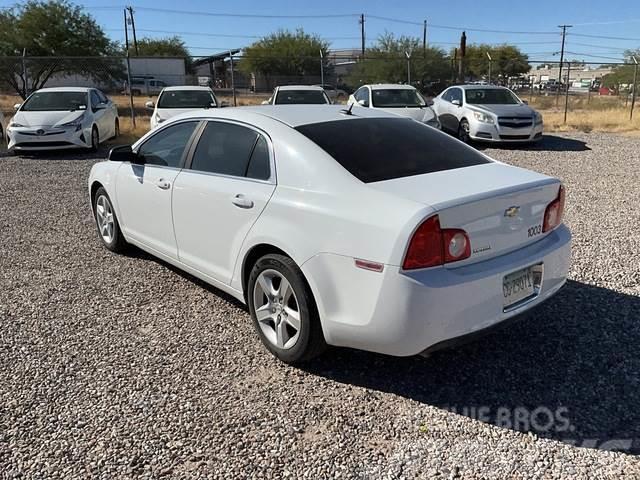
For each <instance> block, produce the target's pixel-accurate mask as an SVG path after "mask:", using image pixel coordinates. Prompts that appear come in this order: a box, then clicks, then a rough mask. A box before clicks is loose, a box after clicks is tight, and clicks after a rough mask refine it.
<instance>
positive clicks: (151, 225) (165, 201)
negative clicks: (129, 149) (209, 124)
mask: <svg viewBox="0 0 640 480" xmlns="http://www.w3.org/2000/svg"><path fill="white" fill-rule="evenodd" d="M199 123H200V122H199V121H196V120H185V121H182V122H179V123H174V124H171V125H167V126H166V127H164V128H159V129H158V131H157V133H155V134H154V135H152V136H151V137H149V138H148V139H147V140H146V141H145V142H144V143H143V144H142V145H140V146H139V147H138V148H137V149H136V153H137V154H138V156H139V157H140V158H141V160H142V161H143V162H144V163H143V164H141V165H139V164H131V163H124V164H123V165H122V166H121V167H120V169H118V174H117V178H116V195H117V202H118V205H119V206H120V208H119V210H120V217H121V226H122V229H123V231H124V234H125V237H127V238H130V239H132V240H136V241H138V242H140V243H142V244H144V245H145V246H147V247H148V248H150V249H152V250H153V251H155V252H156V253H157V254H159V255H160V256H162V255H164V256H167V257H169V258H172V259H177V258H178V251H177V246H176V239H175V235H174V232H173V220H172V214H171V199H172V198H171V197H172V193H173V191H174V181H175V179H176V177H177V176H178V173H179V172H180V169H181V168H182V166H183V165H184V158H185V152H186V150H187V146H188V145H190V142H191V139H192V136H193V134H194V132H195V131H196V127H197V126H198V125H199Z"/></svg>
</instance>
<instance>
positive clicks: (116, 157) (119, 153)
mask: <svg viewBox="0 0 640 480" xmlns="http://www.w3.org/2000/svg"><path fill="white" fill-rule="evenodd" d="M107 158H108V159H109V160H110V161H111V162H131V163H137V164H140V165H141V164H143V163H144V158H142V157H140V156H138V154H136V153H134V152H133V150H131V145H120V146H119V147H113V148H112V149H111V151H110V152H109V156H108V157H107Z"/></svg>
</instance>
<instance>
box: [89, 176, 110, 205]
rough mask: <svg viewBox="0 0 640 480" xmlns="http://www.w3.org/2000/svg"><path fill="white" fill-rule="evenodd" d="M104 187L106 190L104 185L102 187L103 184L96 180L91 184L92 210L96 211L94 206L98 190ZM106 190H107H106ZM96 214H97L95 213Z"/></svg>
mask: <svg viewBox="0 0 640 480" xmlns="http://www.w3.org/2000/svg"><path fill="white" fill-rule="evenodd" d="M100 187H102V188H105V187H104V185H102V183H100V181H98V180H94V181H93V182H92V183H91V189H90V198H91V209H92V210H93V209H94V204H95V198H96V192H97V191H98V189H99V188H100ZM105 190H106V188H105ZM94 213H95V212H94Z"/></svg>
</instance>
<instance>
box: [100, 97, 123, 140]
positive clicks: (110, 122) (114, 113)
mask: <svg viewBox="0 0 640 480" xmlns="http://www.w3.org/2000/svg"><path fill="white" fill-rule="evenodd" d="M96 92H97V94H98V97H99V98H100V102H101V103H102V104H103V105H104V106H105V110H106V112H105V121H106V123H107V132H108V135H107V136H105V137H104V138H105V139H106V138H111V137H113V136H115V134H116V130H115V128H116V118H118V107H116V105H115V104H114V103H113V102H112V101H111V100H110V99H109V97H107V96H106V95H105V94H104V93H103V92H101V91H100V90H96Z"/></svg>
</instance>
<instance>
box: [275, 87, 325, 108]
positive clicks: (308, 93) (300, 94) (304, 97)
mask: <svg viewBox="0 0 640 480" xmlns="http://www.w3.org/2000/svg"><path fill="white" fill-rule="evenodd" d="M327 103H329V100H327V96H326V94H325V93H324V91H322V90H280V91H279V92H278V95H277V96H276V101H275V104H276V105H294V104H313V105H323V104H327Z"/></svg>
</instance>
